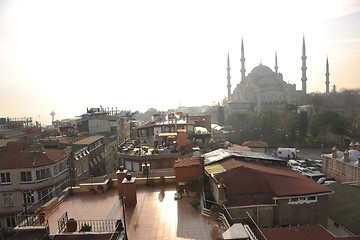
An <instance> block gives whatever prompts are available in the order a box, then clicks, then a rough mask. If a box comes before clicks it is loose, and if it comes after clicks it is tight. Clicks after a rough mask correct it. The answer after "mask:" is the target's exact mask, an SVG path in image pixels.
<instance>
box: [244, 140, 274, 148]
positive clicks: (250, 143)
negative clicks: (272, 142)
mask: <svg viewBox="0 0 360 240" xmlns="http://www.w3.org/2000/svg"><path fill="white" fill-rule="evenodd" d="M242 145H243V146H247V147H250V148H267V147H268V145H267V143H266V142H261V141H246V142H243V143H242Z"/></svg>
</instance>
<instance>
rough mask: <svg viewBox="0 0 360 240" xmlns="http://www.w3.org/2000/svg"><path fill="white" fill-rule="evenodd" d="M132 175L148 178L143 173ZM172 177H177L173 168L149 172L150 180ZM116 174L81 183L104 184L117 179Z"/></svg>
mask: <svg viewBox="0 0 360 240" xmlns="http://www.w3.org/2000/svg"><path fill="white" fill-rule="evenodd" d="M131 175H132V176H133V177H137V178H146V176H145V175H144V174H143V172H131ZM161 176H164V177H172V176H175V170H174V169H173V168H163V169H150V172H149V178H150V179H151V178H157V177H161ZM116 178H117V176H116V173H110V174H106V175H104V176H100V177H92V178H87V179H85V180H83V181H82V182H81V183H103V182H105V181H106V180H107V179H116Z"/></svg>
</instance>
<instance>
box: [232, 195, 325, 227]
mask: <svg viewBox="0 0 360 240" xmlns="http://www.w3.org/2000/svg"><path fill="white" fill-rule="evenodd" d="M327 209H328V196H327V195H324V196H318V197H317V202H314V203H302V204H289V199H281V200H277V204H276V205H259V206H244V207H230V208H228V211H229V213H230V215H231V216H232V217H233V218H243V217H247V214H246V212H248V213H249V214H250V215H251V217H252V218H253V219H254V220H255V221H256V223H257V225H258V226H259V227H280V226H289V225H292V226H296V225H311V224H321V225H322V226H324V227H325V228H326V226H327V218H328V210H327Z"/></svg>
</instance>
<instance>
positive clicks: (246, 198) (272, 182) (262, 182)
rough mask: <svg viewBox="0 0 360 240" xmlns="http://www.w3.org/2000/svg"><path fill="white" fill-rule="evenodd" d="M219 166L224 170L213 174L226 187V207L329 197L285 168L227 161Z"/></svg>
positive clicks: (324, 190) (305, 179)
mask: <svg viewBox="0 0 360 240" xmlns="http://www.w3.org/2000/svg"><path fill="white" fill-rule="evenodd" d="M220 165H221V166H222V167H223V168H224V169H225V170H226V171H225V172H222V173H217V174H214V176H215V178H216V179H217V180H219V181H220V178H222V179H223V181H224V183H225V185H226V187H227V197H228V200H229V205H230V206H247V205H258V204H271V203H274V200H273V197H288V196H301V195H310V194H320V193H331V192H332V191H331V190H329V189H327V188H326V187H324V186H322V185H320V184H318V183H316V182H314V181H313V180H311V179H308V178H306V177H304V176H302V175H301V174H299V173H297V172H295V171H292V170H291V169H289V168H286V167H273V166H265V165H263V164H258V163H251V162H247V161H241V160H235V159H234V158H229V159H228V160H225V161H223V162H220Z"/></svg>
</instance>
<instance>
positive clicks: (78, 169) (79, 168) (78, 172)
mask: <svg viewBox="0 0 360 240" xmlns="http://www.w3.org/2000/svg"><path fill="white" fill-rule="evenodd" d="M76 170H77V176H78V177H79V176H80V175H81V174H82V172H81V166H78V167H77V169H76Z"/></svg>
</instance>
